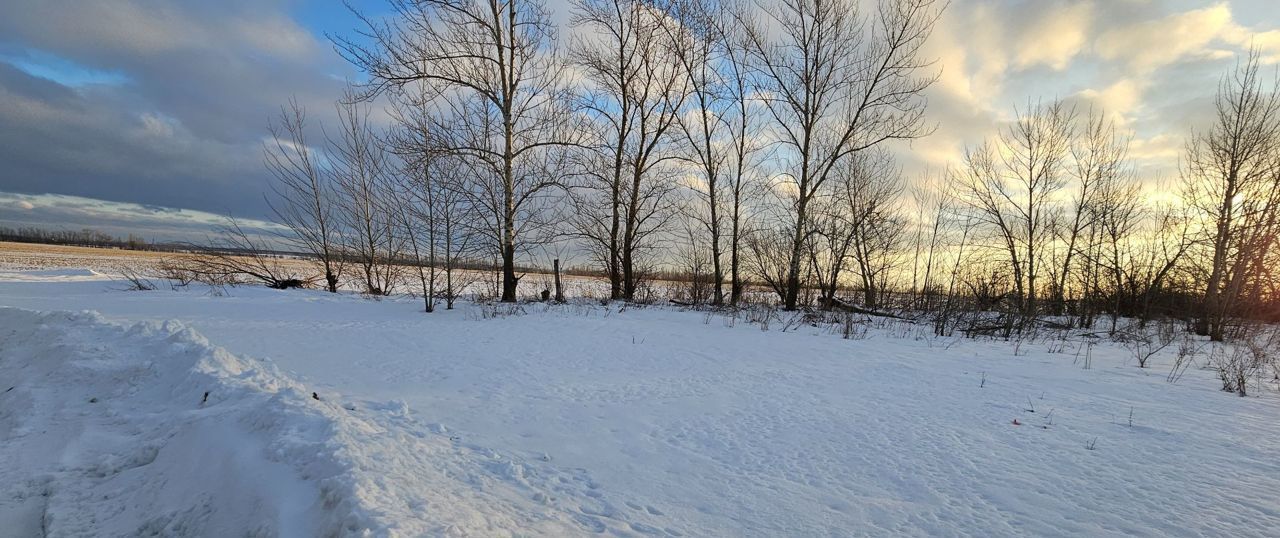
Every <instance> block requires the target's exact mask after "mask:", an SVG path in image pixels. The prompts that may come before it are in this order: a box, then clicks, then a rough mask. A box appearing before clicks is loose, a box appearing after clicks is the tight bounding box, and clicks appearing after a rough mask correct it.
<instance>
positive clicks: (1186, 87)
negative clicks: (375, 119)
mask: <svg viewBox="0 0 1280 538" xmlns="http://www.w3.org/2000/svg"><path fill="white" fill-rule="evenodd" d="M1273 1H1274V0H1232V1H1202V0H952V1H951V4H950V7H949V8H948V10H947V12H946V13H945V14H944V16H943V18H942V19H941V21H940V23H939V25H938V27H937V28H936V29H935V31H934V35H933V37H932V39H931V40H930V42H929V44H928V53H929V55H930V56H931V57H934V58H937V59H938V64H937V65H938V67H939V68H940V69H941V76H940V78H939V80H938V82H937V83H936V84H935V85H934V86H933V87H932V88H930V89H929V91H928V94H927V97H928V99H929V108H928V117H929V119H930V121H931V122H933V123H935V124H936V126H937V129H936V131H935V132H934V134H933V135H931V136H929V137H927V138H924V139H921V140H916V141H914V142H912V143H911V144H910V146H909V147H902V148H898V151H897V152H896V153H897V154H898V155H899V156H900V158H901V159H902V165H903V167H904V169H905V171H906V172H907V173H908V174H909V175H912V176H916V177H925V176H926V175H927V174H929V173H931V172H935V173H936V172H938V171H940V170H942V169H943V168H944V167H945V166H946V165H947V163H948V162H955V160H956V159H958V157H959V155H961V154H962V153H963V150H964V148H965V147H966V145H973V144H976V143H978V142H980V141H982V140H983V139H984V138H986V137H989V136H991V135H992V134H993V133H995V132H996V131H997V130H998V129H999V128H1000V126H1001V124H1002V122H1007V121H1008V120H1009V119H1010V118H1011V117H1012V116H1013V114H1014V111H1015V109H1016V108H1025V107H1026V106H1027V104H1028V103H1029V102H1034V101H1036V100H1052V99H1065V100H1068V101H1071V102H1073V103H1076V104H1078V105H1079V106H1080V107H1081V109H1082V110H1083V109H1087V108H1089V107H1093V108H1095V109H1098V110H1105V111H1106V113H1107V114H1109V115H1111V116H1112V117H1113V118H1114V119H1115V120H1116V121H1117V122H1118V124H1119V125H1121V126H1122V127H1123V128H1124V129H1126V130H1129V131H1131V132H1132V134H1133V137H1134V142H1133V149H1132V155H1133V157H1134V159H1135V164H1136V166H1137V168H1138V171H1139V174H1140V176H1141V177H1142V178H1143V181H1144V182H1145V183H1146V184H1147V185H1148V186H1149V188H1151V189H1153V190H1154V189H1158V188H1159V185H1161V182H1162V181H1167V180H1169V179H1172V178H1175V177H1176V175H1177V164H1178V157H1179V154H1180V152H1181V149H1182V144H1183V140H1184V139H1185V138H1186V136H1187V135H1188V134H1189V133H1190V132H1191V130H1192V129H1193V128H1195V127H1196V126H1203V125H1207V120H1208V118H1209V115H1210V114H1211V111H1212V107H1211V100H1212V97H1213V93H1214V90H1215V89H1216V86H1217V82H1218V80H1219V77H1220V76H1221V75H1222V74H1223V73H1225V72H1226V71H1227V70H1229V69H1230V68H1231V67H1232V66H1233V65H1234V62H1235V58H1236V57H1237V56H1238V55H1239V54H1240V53H1241V52H1242V51H1245V50H1247V49H1248V48H1249V47H1250V46H1255V47H1257V48H1259V49H1260V50H1261V52H1262V54H1263V56H1264V60H1265V61H1266V62H1267V63H1268V64H1271V66H1272V67H1274V66H1275V65H1276V64H1277V63H1278V62H1280V10H1277V9H1275V7H1274V4H1273ZM353 3H354V5H356V6H357V7H358V8H359V9H361V10H365V11H367V12H369V13H372V14H374V15H377V14H380V13H385V12H386V11H387V8H386V6H385V5H384V4H383V3H382V2H380V1H372V0H366V1H359V0H353ZM568 5H569V4H568V0H548V6H549V7H550V8H551V9H552V10H553V11H554V13H555V19H556V20H557V21H561V22H564V21H566V20H567V18H568V17H567V15H568ZM358 27H359V22H358V21H357V20H356V18H355V17H354V16H353V15H352V14H351V13H350V12H349V11H348V10H347V8H346V7H345V6H344V5H343V4H342V2H341V1H340V0H306V1H304V0H220V1H218V2H208V1H167V2H166V1H156V0H5V1H4V2H0V226H21V225H37V226H41V227H45V228H69V229H78V228H83V227H94V228H98V229H100V230H102V231H106V232H108V233H117V234H124V233H128V232H130V231H140V232H141V233H142V235H144V237H149V238H152V239H160V240H165V239H189V238H190V234H191V233H192V231H193V230H203V229H204V228H205V227H207V226H208V224H209V223H211V222H216V220H217V215H223V214H227V215H232V216H235V217H238V218H242V219H249V220H251V221H252V220H254V219H265V218H267V217H268V215H269V209H268V207H267V205H266V203H265V201H264V197H263V194H264V191H265V190H266V188H267V181H268V173H267V171H266V169H265V167H264V166H263V160H262V152H263V141H264V139H265V137H266V136H267V127H268V123H269V121H270V120H271V119H272V117H273V116H274V115H275V114H277V113H278V111H279V107H280V105H281V104H283V103H285V102H287V101H288V100H289V99H290V98H296V99H297V100H298V101H299V102H300V103H301V104H302V105H304V106H305V107H307V109H308V111H309V114H310V116H311V117H312V118H313V119H315V120H317V121H320V122H331V121H332V118H333V117H334V112H333V101H334V100H335V99H336V98H337V97H339V96H340V94H341V92H342V88H343V86H344V84H345V83H346V81H347V80H351V79H358V78H359V77H360V74H359V73H358V72H356V71H355V70H354V69H353V68H352V67H351V66H350V65H348V64H346V63H345V62H344V61H343V60H342V58H341V57H340V56H339V55H338V54H337V53H336V52H334V50H333V47H332V45H331V44H330V42H329V39H328V38H327V37H326V36H327V35H342V36H352V35H353V34H354V31H355V30H356V29H357V28H358ZM563 32H568V30H567V29H562V33H563Z"/></svg>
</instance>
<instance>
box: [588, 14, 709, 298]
mask: <svg viewBox="0 0 1280 538" xmlns="http://www.w3.org/2000/svg"><path fill="white" fill-rule="evenodd" d="M573 21H574V25H575V26H577V27H579V28H581V29H583V30H585V32H584V36H580V38H579V39H578V40H576V41H575V42H574V43H573V45H572V47H571V57H572V59H573V61H574V64H575V65H576V66H578V67H579V69H580V70H581V71H582V72H583V73H584V75H585V77H586V79H587V80H588V82H589V86H588V89H587V91H586V95H585V96H584V99H583V102H584V108H586V109H587V110H588V111H590V112H591V113H592V116H593V117H594V118H595V119H596V121H597V124H598V125H597V128H596V129H595V130H596V131H597V132H598V133H599V139H600V143H599V144H598V148H597V152H598V153H597V154H596V155H592V156H590V157H589V158H588V161H587V171H586V174H584V175H585V176H586V177H588V178H590V180H589V181H590V184H589V185H587V187H588V189H590V190H594V191H596V192H595V193H594V194H595V195H591V194H588V195H585V196H578V197H577V198H576V201H577V202H578V206H579V208H580V209H582V211H579V212H578V216H577V218H576V219H575V220H576V221H577V224H578V228H579V234H580V236H582V237H584V238H586V239H588V240H591V241H593V242H594V243H595V244H594V245H593V246H592V247H593V248H594V249H596V250H598V251H600V255H599V257H600V258H601V261H602V262H604V267H605V271H606V273H607V274H608V276H609V281H610V296H611V297H613V298H615V299H616V298H626V299H631V298H633V296H634V293H635V287H636V280H637V279H638V275H637V272H636V269H635V266H636V255H637V253H638V252H639V251H640V250H642V249H643V248H644V245H643V244H642V243H643V241H644V239H645V238H646V237H648V236H650V234H651V233H652V232H653V231H655V230H656V229H657V227H658V225H659V224H660V223H662V222H664V221H665V219H666V218H667V215H663V214H662V213H663V212H665V211H667V210H669V209H670V206H669V205H668V204H667V203H666V201H665V200H664V198H666V197H667V196H668V195H669V194H670V192H671V190H672V189H671V188H670V187H669V185H665V184H664V183H663V182H664V181H665V180H668V179H669V177H667V176H665V175H664V174H663V172H662V170H661V167H662V164H663V162H665V161H667V160H670V159H672V158H673V156H671V155H669V154H667V153H666V152H664V151H663V144H664V142H667V141H668V140H669V138H670V136H669V135H670V130H671V129H672V127H673V125H675V124H676V120H677V118H678V117H679V114H678V113H679V109H680V107H681V104H682V102H683V100H684V96H685V94H686V92H685V84H684V80H683V79H684V76H683V75H682V74H681V72H680V70H679V67H680V66H679V65H678V64H676V63H675V62H673V61H671V59H670V54H669V53H670V51H671V50H672V47H670V46H669V44H668V43H667V42H666V39H665V38H666V35H667V34H668V33H670V30H668V29H666V28H665V27H666V26H670V25H671V23H670V21H668V20H667V19H666V17H665V15H664V13H662V12H661V11H659V10H657V9H656V8H655V7H653V6H651V5H649V4H646V3H643V2H636V1H633V0H579V1H578V2H577V3H576V5H575V11H574V17H573ZM600 165H602V166H600Z"/></svg>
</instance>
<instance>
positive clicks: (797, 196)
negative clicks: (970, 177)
mask: <svg viewBox="0 0 1280 538" xmlns="http://www.w3.org/2000/svg"><path fill="white" fill-rule="evenodd" d="M941 9H942V3H941V2H939V1H937V0H881V1H880V2H879V4H878V9H877V10H876V13H875V15H874V16H873V17H867V16H864V14H863V13H862V11H861V10H860V9H859V5H858V2H855V1H852V0H780V1H779V2H777V3H776V4H770V5H767V6H764V9H763V11H764V13H765V14H766V16H767V17H769V18H770V21H769V22H770V23H771V24H767V25H754V26H751V27H748V31H747V39H746V43H747V46H748V49H749V50H750V51H751V53H752V58H753V67H754V71H755V76H756V77H758V79H759V80H760V83H761V86H762V88H761V90H763V92H764V94H766V95H768V97H767V98H766V99H765V100H764V102H765V109H766V110H767V113H768V115H769V116H770V117H771V118H772V120H773V127H774V130H775V134H776V136H777V137H778V139H779V143H780V144H781V145H782V146H783V147H785V149H786V152H787V155H786V156H785V158H787V159H788V160H789V161H790V163H789V167H788V177H789V178H790V182H791V190H792V191H793V200H792V203H791V205H792V208H791V214H792V219H791V220H792V223H791V224H790V228H791V229H790V234H791V241H790V243H791V248H790V250H791V254H790V256H789V263H788V271H787V282H786V290H785V297H784V305H785V307H786V308H787V309H795V308H796V304H797V300H798V298H799V294H800V277H801V275H800V273H801V269H802V268H801V258H802V253H803V248H804V245H805V242H806V241H807V239H808V236H809V234H810V233H811V232H812V230H811V227H810V226H809V218H810V214H809V205H810V203H811V202H812V201H813V200H814V198H815V196H817V195H818V193H819V192H820V191H821V190H822V189H823V187H824V185H825V184H826V183H827V180H828V179H829V178H830V177H831V176H832V175H833V171H834V170H835V169H836V168H837V166H838V165H839V164H840V162H841V161H842V160H843V159H845V158H846V157H848V156H850V155H852V154H854V153H857V152H859V151H863V150H866V149H869V148H872V147H875V146H877V145H879V144H881V143H883V142H886V141H889V140H895V139H913V138H917V137H920V136H923V135H925V134H927V133H928V132H929V129H927V128H926V127H925V126H924V109H925V104H926V103H925V101H924V99H923V97H922V95H921V93H922V92H923V91H924V90H925V88H927V87H929V85H930V84H932V82H933V81H934V80H935V79H936V75H934V74H927V73H924V71H925V70H926V69H927V68H928V67H929V66H930V65H931V62H929V61H926V60H923V59H921V57H920V55H921V49H922V47H923V46H924V42H925V40H926V39H927V38H928V36H929V33H930V31H931V30H932V28H933V25H934V23H935V22H936V21H937V19H938V17H939V15H940V12H941ZM765 27H770V28H776V29H777V31H776V32H772V33H776V37H774V36H773V35H771V32H768V31H766V30H765V29H764V28H765Z"/></svg>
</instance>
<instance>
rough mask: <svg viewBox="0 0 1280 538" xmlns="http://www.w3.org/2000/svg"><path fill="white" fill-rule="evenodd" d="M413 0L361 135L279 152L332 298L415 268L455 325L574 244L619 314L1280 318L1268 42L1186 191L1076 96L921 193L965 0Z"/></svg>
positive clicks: (389, 40) (382, 60) (1006, 130)
mask: <svg viewBox="0 0 1280 538" xmlns="http://www.w3.org/2000/svg"><path fill="white" fill-rule="evenodd" d="M388 3H389V5H390V7H391V8H392V9H391V12H392V14H391V15H390V16H387V17H380V18H374V17H369V16H365V15H363V14H360V13H358V12H357V15H358V16H359V17H360V20H361V24H362V27H361V28H360V29H359V30H358V31H357V35H354V36H351V37H335V38H333V40H334V43H335V46H336V48H337V50H338V51H339V52H340V53H341V54H342V55H343V56H344V57H345V58H346V59H347V60H348V61H350V62H351V63H352V64H353V65H355V66H356V67H358V68H359V69H360V70H361V71H362V72H363V73H364V74H365V75H366V76H367V80H366V81H365V82H364V83H363V84H359V85H355V86H352V87H351V88H350V90H349V91H348V93H347V94H346V95H344V96H343V97H342V98H341V99H340V100H339V102H338V105H337V108H338V121H337V124H336V125H329V126H324V127H323V129H320V130H319V132H321V133H322V135H321V136H319V137H318V138H317V139H313V138H316V137H315V136H314V134H313V133H314V132H316V129H315V128H314V127H315V126H312V125H311V124H310V120H309V119H308V117H307V111H306V110H304V109H303V107H301V106H300V105H299V104H297V103H289V104H287V105H286V106H285V107H283V109H282V112H281V114H280V117H279V118H278V119H276V120H275V121H274V122H273V123H272V127H271V133H272V137H271V139H270V142H269V143H268V145H267V148H266V155H267V157H266V162H267V166H268V168H269V169H270V170H271V171H272V172H273V176H274V181H273V182H272V186H271V189H272V196H271V197H270V198H271V200H272V208H273V210H274V213H275V215H276V217H277V219H276V220H278V221H279V222H280V223H281V224H284V225H285V226H286V227H288V228H289V229H290V230H291V233H290V234H289V235H288V237H287V239H288V240H289V241H291V242H292V244H293V245H294V246H295V247H296V248H297V249H299V250H302V251H305V252H307V253H309V254H310V255H312V256H313V257H314V258H315V259H316V260H318V262H319V265H320V270H321V272H322V274H323V277H322V278H323V280H324V283H325V287H326V288H327V289H329V290H330V291H337V290H338V288H339V287H340V285H342V283H344V282H355V283H357V284H358V287H359V288H360V289H361V290H362V291H364V292H366V293H370V294H387V293H391V290H392V289H394V287H395V286H396V283H397V282H400V281H402V280H403V279H404V278H405V277H406V274H407V276H408V277H409V280H412V281H415V282H416V284H417V285H418V286H419V287H420V288H421V292H422V294H423V296H424V297H427V298H428V299H427V309H428V310H430V309H431V308H433V303H432V299H431V297H445V298H447V301H448V303H449V304H450V305H451V304H452V302H453V298H454V297H456V296H457V295H458V294H459V293H460V292H461V290H462V289H463V288H465V284H466V282H461V281H459V280H457V279H459V278H461V276H460V275H461V274H462V272H460V271H457V269H458V268H459V266H460V263H461V262H462V260H473V259H489V260H494V266H495V267H496V268H498V269H499V270H500V290H498V292H499V293H498V294H497V295H498V296H499V298H500V299H501V300H502V301H516V300H517V299H518V298H519V297H518V295H517V290H518V284H519V280H520V271H519V270H518V267H519V264H521V263H526V264H527V263H529V262H530V261H531V260H534V259H535V258H537V257H539V256H547V257H549V255H550V254H563V253H566V252H573V253H576V254H575V255H578V256H582V257H585V258H587V259H588V260H589V263H590V265H592V266H594V267H595V268H596V269H597V270H598V272H599V274H600V275H602V276H603V277H604V278H605V279H606V280H607V282H608V294H609V297H610V298H611V299H617V300H630V301H637V300H646V299H648V298H650V297H649V295H647V294H648V293H650V291H647V290H649V288H648V287H647V286H648V283H649V281H650V279H652V278H653V277H654V275H656V274H658V273H659V272H660V271H661V272H666V273H679V274H681V275H683V276H684V280H685V281H686V285H685V286H684V288H683V291H682V292H681V293H682V296H681V297H680V300H681V301H682V302H690V303H707V304H710V305H716V306H724V305H740V304H742V303H744V302H748V301H760V300H765V299H764V297H766V296H772V297H773V298H772V299H771V300H772V301H776V302H777V303H778V304H780V305H781V306H782V307H783V308H785V309H788V310H794V309H801V308H810V307H817V308H827V309H856V310H859V311H863V312H870V313H890V312H899V313H901V312H912V313H915V314H918V315H925V316H928V317H929V319H931V320H933V322H934V323H935V325H936V326H937V328H938V330H939V331H940V332H949V331H952V330H955V329H956V328H957V327H967V328H969V329H973V328H974V327H975V326H977V325H978V324H985V325H989V326H990V328H991V329H992V330H996V331H1002V332H1005V333H1006V334H1008V333H1011V332H1013V331H1020V330H1023V329H1024V328H1025V327H1026V326H1027V325H1028V324H1035V323H1043V322H1045V320H1049V319H1051V320H1053V322H1054V323H1059V324H1061V323H1065V324H1070V325H1073V326H1088V327H1092V326H1094V325H1095V323H1096V322H1097V321H1099V320H1103V319H1109V320H1110V322H1111V326H1112V330H1114V329H1115V323H1116V321H1115V320H1116V319H1118V318H1121V317H1133V318H1139V319H1143V320H1145V319H1151V318H1152V317H1156V316H1164V315H1178V316H1187V317H1189V318H1194V320H1193V321H1194V323H1192V325H1193V327H1192V328H1193V329H1194V330H1196V331H1197V332H1200V333H1201V334H1205V335H1208V336H1210V337H1212V338H1213V339H1223V338H1225V337H1227V336H1229V333H1230V331H1231V330H1232V327H1233V326H1234V323H1235V322H1234V321H1233V320H1239V319H1246V318H1247V319H1275V318H1276V317H1277V315H1278V314H1280V311H1278V310H1277V304H1278V303H1277V290H1276V280H1275V278H1274V277H1275V275H1274V274H1273V272H1272V269H1271V268H1272V267H1275V266H1276V262H1277V261H1280V260H1277V253H1276V249H1275V248H1273V247H1274V246H1275V243H1276V237H1277V235H1278V234H1277V232H1278V231H1280V228H1278V226H1280V222H1278V221H1277V214H1278V213H1280V211H1277V209H1280V207H1277V204H1278V203H1280V99H1278V97H1277V91H1276V85H1275V83H1274V81H1271V80H1268V79H1266V78H1265V77H1264V74H1263V73H1262V70H1261V60H1260V58H1259V57H1258V55H1257V54H1256V53H1255V54H1251V55H1249V56H1247V57H1245V58H1242V59H1241V60H1240V61H1239V64H1238V66H1237V68H1236V69H1234V70H1233V71H1232V72H1231V73H1229V74H1228V75H1227V76H1225V77H1224V78H1223V80H1222V84H1221V86H1220V88H1219V91H1218V95H1217V98H1216V100H1215V107H1216V108H1215V112H1216V114H1215V118H1216V119H1215V122H1214V123H1213V124H1211V125H1207V126H1201V130H1198V131H1196V132H1195V133H1194V134H1192V135H1191V136H1190V137H1189V139H1188V140H1187V142H1186V148H1185V152H1184V157H1183V158H1182V160H1181V166H1180V170H1179V172H1180V173H1179V177H1178V178H1176V180H1170V181H1168V182H1167V183H1166V185H1164V187H1163V190H1164V191H1165V192H1167V193H1171V194H1170V195H1169V196H1165V197H1162V198H1161V197H1151V196H1149V195H1148V194H1147V192H1146V191H1145V190H1144V189H1143V188H1142V186H1141V185H1140V184H1139V182H1138V177H1137V174H1136V172H1135V167H1134V164H1133V161H1132V159H1131V156H1130V151H1129V150H1130V145H1131V136H1130V135H1128V134H1127V133H1126V132H1125V131H1124V130H1123V129H1121V128H1120V127H1119V126H1117V124H1116V123H1115V121H1114V120H1112V119H1110V117H1109V116H1108V115H1107V114H1106V113H1105V111H1101V110H1081V109H1079V108H1078V107H1076V106H1072V105H1070V104H1069V103H1068V102H1066V101H1061V100H1056V101H1050V102H1035V101H1033V102H1030V103H1028V104H1027V105H1026V106H1025V107H1019V108H1018V109H1017V110H1016V115H1015V119H1014V120H1013V121H1012V122H1010V123H1009V124H1008V125H1006V126H1005V127H1003V128H1002V130H1001V131H1000V132H999V133H998V134H997V135H995V136H992V137H991V138H990V139H989V140H986V141H984V142H982V143H980V144H977V145H974V146H971V147H968V148H966V151H965V152H964V155H963V157H962V158H961V159H959V160H957V161H956V162H954V163H951V164H950V166H949V167H948V168H947V169H946V170H945V172H943V173H940V174H934V175H932V176H930V177H927V178H919V179H918V180H916V181H909V180H908V178H906V177H904V174H903V172H902V170H901V167H900V165H899V164H898V163H897V162H896V159H895V152H894V149H893V145H894V144H897V143H899V142H901V141H910V140H913V139H917V138H920V137H924V136H927V135H929V134H930V133H931V132H932V131H933V127H934V125H933V124H932V123H930V121H929V120H928V116H927V114H926V109H927V101H926V99H925V98H924V92H925V90H927V89H928V88H929V87H930V85H931V84H932V83H933V82H934V81H935V80H936V79H937V76H938V73H939V69H940V67H939V66H937V65H936V64H935V62H934V61H933V60H932V59H931V58H927V57H925V53H924V49H923V47H924V44H925V42H926V40H927V39H928V37H929V34H930V32H931V31H932V29H933V27H934V25H935V24H936V23H937V21H938V19H939V17H940V16H941V14H942V12H943V10H944V9H945V7H946V6H945V2H942V1H940V0H880V1H879V2H877V3H876V4H875V5H874V6H869V7H868V6H864V5H863V3H862V2H857V1H854V0H772V1H765V2H761V3H756V4H746V3H736V2H733V1H721V0H661V1H657V2H654V1H636V0H575V1H574V3H573V7H572V10H573V11H572V14H571V17H570V19H569V24H570V26H571V28H570V29H571V32H570V33H569V34H568V36H567V38H563V39H562V38H561V37H560V35H559V32H560V29H559V28H557V27H556V25H555V24H554V23H553V21H552V14H551V13H550V12H549V11H548V9H547V8H546V7H545V5H544V4H542V3H541V2H539V1H537V0H490V1H488V2H477V1H472V0H388ZM375 103H378V104H379V105H381V106H382V108H375ZM383 114H385V116H386V117H385V118H383V117H381V116H378V117H379V119H378V121H374V118H375V115H383ZM899 149H901V148H900V147H899ZM405 260H408V261H409V262H410V263H408V264H405V263H402V262H403V261H405ZM978 320H981V321H978Z"/></svg>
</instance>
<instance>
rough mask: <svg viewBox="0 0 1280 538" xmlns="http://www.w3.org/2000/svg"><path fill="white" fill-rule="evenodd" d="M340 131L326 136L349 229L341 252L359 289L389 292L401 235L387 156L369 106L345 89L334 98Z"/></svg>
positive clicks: (396, 270)
mask: <svg viewBox="0 0 1280 538" xmlns="http://www.w3.org/2000/svg"><path fill="white" fill-rule="evenodd" d="M337 110H338V121H339V131H338V133H337V135H335V136H332V137H328V147H329V148H330V155H329V161H330V162H331V165H332V169H333V178H334V183H335V184H336V192H337V195H338V201H337V207H338V215H339V217H340V218H341V219H342V220H343V225H344V226H345V228H346V229H347V230H348V233H346V234H344V237H345V238H346V239H347V245H346V247H345V252H346V253H347V255H348V256H350V257H351V259H352V261H353V262H354V263H355V265H356V266H357V269H358V270H359V271H360V275H359V277H360V279H361V281H362V282H361V284H362V286H363V288H364V289H363V291H364V292H365V293H368V294H370V295H390V294H391V292H392V291H393V289H394V288H395V285H396V281H397V277H398V276H399V271H400V269H401V268H400V267H399V266H398V265H397V264H396V261H397V258H398V256H399V254H400V252H401V246H402V242H403V240H404V238H403V237H401V236H400V235H399V234H397V233H396V232H397V230H398V227H397V217H396V214H395V213H396V211H395V209H394V207H393V206H392V203H393V201H394V193H393V192H392V184H391V180H392V175H393V173H392V170H391V168H390V167H391V165H390V164H389V163H388V160H389V156H388V154H387V153H386V151H385V148H384V146H383V143H382V141H381V140H379V138H378V135H377V133H376V132H375V131H374V127H373V126H372V124H371V123H370V119H369V108H368V107H367V106H363V105H362V104H361V103H360V102H359V101H356V100H355V99H354V98H353V95H352V94H350V93H348V95H347V96H346V97H344V98H343V100H341V101H339V102H338V105H337Z"/></svg>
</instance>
